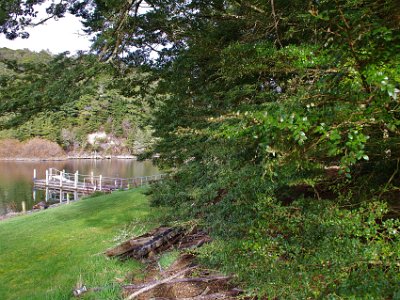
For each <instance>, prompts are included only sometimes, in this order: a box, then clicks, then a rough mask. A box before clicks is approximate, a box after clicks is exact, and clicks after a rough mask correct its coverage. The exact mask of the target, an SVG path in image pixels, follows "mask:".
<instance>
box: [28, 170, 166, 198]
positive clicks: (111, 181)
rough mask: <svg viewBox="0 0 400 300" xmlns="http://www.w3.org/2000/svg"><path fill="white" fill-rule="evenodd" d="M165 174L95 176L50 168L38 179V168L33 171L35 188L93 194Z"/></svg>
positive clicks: (133, 184) (145, 182)
mask: <svg viewBox="0 0 400 300" xmlns="http://www.w3.org/2000/svg"><path fill="white" fill-rule="evenodd" d="M165 176H166V174H157V175H151V176H143V177H135V178H113V177H105V176H102V175H97V176H95V175H94V174H93V173H91V174H90V175H82V174H79V172H78V171H76V172H75V173H67V172H65V171H64V170H62V171H60V170H57V169H54V168H50V169H48V170H46V175H45V178H44V179H38V178H37V172H36V170H34V171H33V186H34V189H42V190H47V189H51V190H60V191H63V192H78V193H80V194H92V193H94V192H97V191H100V192H105V193H110V192H112V191H115V190H127V189H131V188H135V187H139V186H142V185H145V184H149V183H151V182H155V181H159V180H161V179H163V178H164V177H165Z"/></svg>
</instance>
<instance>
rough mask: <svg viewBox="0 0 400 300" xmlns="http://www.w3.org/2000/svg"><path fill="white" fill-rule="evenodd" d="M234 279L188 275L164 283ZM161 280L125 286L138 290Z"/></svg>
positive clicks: (125, 286) (229, 277)
mask: <svg viewBox="0 0 400 300" xmlns="http://www.w3.org/2000/svg"><path fill="white" fill-rule="evenodd" d="M230 279H232V276H210V277H186V278H177V279H172V280H169V281H168V282H165V283H163V284H177V283H185V282H186V283H187V282H189V283H198V282H201V283H210V282H213V283H214V282H226V281H228V280H230ZM157 282H159V281H152V282H147V283H142V284H128V285H124V286H123V288H124V289H125V290H137V289H143V288H145V287H147V286H149V285H153V284H155V283H157Z"/></svg>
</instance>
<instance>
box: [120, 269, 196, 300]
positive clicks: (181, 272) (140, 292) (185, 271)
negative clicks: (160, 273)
mask: <svg viewBox="0 0 400 300" xmlns="http://www.w3.org/2000/svg"><path fill="white" fill-rule="evenodd" d="M195 268H196V267H190V268H187V269H184V270H182V271H180V272H178V273H176V274H174V275H172V276H170V277H167V278H165V279H163V280H159V281H157V282H155V283H153V284H151V285H148V286H146V287H144V288H142V289H140V290H138V291H136V292H134V293H133V294H131V295H129V297H128V298H126V299H125V300H132V299H135V298H136V297H138V296H140V295H141V294H143V293H146V292H148V291H151V290H152V289H154V288H156V287H158V286H160V285H162V284H165V283H167V282H169V281H171V280H172V279H175V278H177V277H179V276H183V275H185V274H186V273H188V272H189V271H191V270H193V269H195Z"/></svg>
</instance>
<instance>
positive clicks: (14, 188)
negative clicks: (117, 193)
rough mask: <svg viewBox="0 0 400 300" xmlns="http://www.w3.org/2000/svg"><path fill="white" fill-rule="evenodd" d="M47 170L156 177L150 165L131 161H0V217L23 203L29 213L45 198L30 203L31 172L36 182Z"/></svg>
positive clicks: (16, 209) (124, 176)
mask: <svg viewBox="0 0 400 300" xmlns="http://www.w3.org/2000/svg"><path fill="white" fill-rule="evenodd" d="M48 168H56V169H58V170H65V171H66V172H68V173H74V172H76V171H79V174H88V175H89V174H90V173H91V172H93V173H94V175H103V176H107V177H120V178H132V177H140V176H148V175H154V174H159V173H160V172H159V170H158V169H157V167H155V166H154V165H153V163H152V162H151V161H144V162H139V161H135V160H131V159H106V160H82V159H81V160H67V161H44V162H43V161H0V215H4V214H7V213H8V212H11V211H21V210H22V201H25V203H26V208H27V209H28V210H29V209H31V208H32V206H33V205H34V204H35V203H36V202H39V201H43V200H45V199H44V197H45V196H44V194H43V193H42V192H39V193H37V194H36V202H34V200H33V170H34V169H36V170H37V177H38V178H45V172H46V169H48Z"/></svg>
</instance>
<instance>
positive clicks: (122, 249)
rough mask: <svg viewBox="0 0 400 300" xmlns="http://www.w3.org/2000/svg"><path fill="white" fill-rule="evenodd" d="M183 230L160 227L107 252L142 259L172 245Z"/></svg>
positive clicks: (119, 256)
mask: <svg viewBox="0 0 400 300" xmlns="http://www.w3.org/2000/svg"><path fill="white" fill-rule="evenodd" d="M182 234H183V230H182V229H180V228H176V227H173V228H171V227H160V228H157V229H156V230H154V231H153V232H150V233H147V234H144V235H141V236H139V237H137V238H133V239H130V240H129V241H126V242H124V243H122V244H120V245H118V246H117V247H115V248H112V249H109V250H107V251H106V252H105V254H106V255H107V256H109V257H118V258H121V259H126V258H129V257H133V258H136V259H141V258H144V257H146V256H148V255H149V254H150V253H152V252H154V251H155V250H157V249H160V248H162V247H163V246H170V245H171V244H173V243H175V242H176V240H177V239H178V238H179V237H181V236H182Z"/></svg>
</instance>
